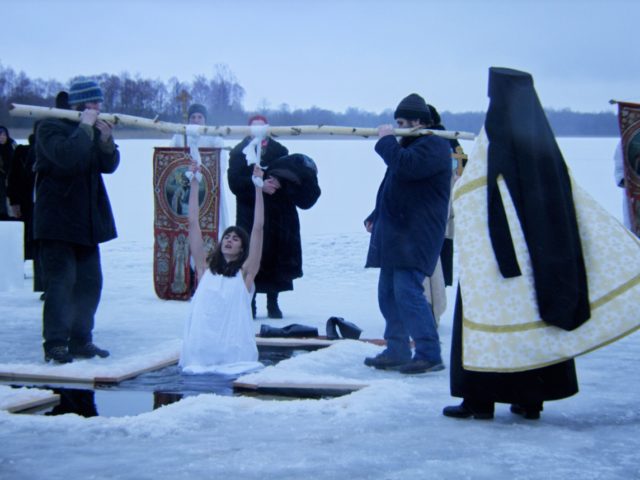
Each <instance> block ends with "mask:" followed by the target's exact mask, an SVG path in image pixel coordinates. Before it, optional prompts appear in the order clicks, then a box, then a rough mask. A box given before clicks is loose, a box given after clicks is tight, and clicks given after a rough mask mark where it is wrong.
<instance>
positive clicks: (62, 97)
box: [56, 90, 69, 110]
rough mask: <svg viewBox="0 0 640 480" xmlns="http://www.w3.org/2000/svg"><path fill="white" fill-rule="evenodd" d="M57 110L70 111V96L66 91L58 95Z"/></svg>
mask: <svg viewBox="0 0 640 480" xmlns="http://www.w3.org/2000/svg"><path fill="white" fill-rule="evenodd" d="M56 108H63V109H65V110H69V94H68V93H67V92H65V91H64V90H61V91H60V92H58V95H56Z"/></svg>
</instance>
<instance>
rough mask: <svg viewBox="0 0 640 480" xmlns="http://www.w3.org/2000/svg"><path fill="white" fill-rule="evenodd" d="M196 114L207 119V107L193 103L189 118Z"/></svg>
mask: <svg viewBox="0 0 640 480" xmlns="http://www.w3.org/2000/svg"><path fill="white" fill-rule="evenodd" d="M194 113H201V114H202V116H203V117H204V118H205V120H206V118H207V107H205V106H204V105H202V104H200V103H193V104H191V105H190V106H189V110H187V114H188V118H191V115H193V114H194Z"/></svg>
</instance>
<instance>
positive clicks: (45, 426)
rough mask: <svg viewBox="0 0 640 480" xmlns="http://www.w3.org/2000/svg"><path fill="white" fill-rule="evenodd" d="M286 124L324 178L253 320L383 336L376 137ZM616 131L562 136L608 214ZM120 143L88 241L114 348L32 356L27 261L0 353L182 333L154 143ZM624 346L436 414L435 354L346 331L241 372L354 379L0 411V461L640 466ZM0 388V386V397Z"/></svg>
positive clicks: (187, 472) (4, 473)
mask: <svg viewBox="0 0 640 480" xmlns="http://www.w3.org/2000/svg"><path fill="white" fill-rule="evenodd" d="M116 136H117V135H116ZM283 142H284V143H285V144H286V145H287V146H288V147H289V149H290V151H291V152H302V153H306V154H307V155H309V156H310V157H311V158H313V159H314V160H315V161H316V163H317V165H318V168H319V180H320V185H321V187H322V190H323V194H322V196H321V197H320V200H319V201H318V204H317V205H316V206H315V207H313V208H312V209H311V210H309V211H303V212H301V215H300V216H301V224H302V236H303V257H304V272H305V276H304V277H303V278H302V279H299V280H297V281H295V282H294V286H295V290H294V291H293V292H287V293H284V294H283V295H281V301H280V303H281V307H282V309H283V312H284V314H285V318H284V319H283V320H268V319H267V318H266V317H265V308H264V298H260V296H259V297H258V318H257V319H256V322H255V327H256V331H258V329H259V328H260V325H261V324H262V323H269V324H271V325H274V326H284V325H287V324H289V323H302V324H305V325H310V326H315V327H317V328H318V329H319V330H320V332H323V331H324V325H325V322H326V320H327V319H328V318H329V317H330V316H341V317H344V318H345V319H347V320H349V321H351V322H354V323H355V324H357V325H358V326H359V327H361V328H362V329H363V330H364V331H363V334H362V337H363V338H381V337H382V332H383V329H384V321H383V319H382V316H381V315H380V313H379V310H378V306H377V300H376V287H377V273H378V272H377V270H365V269H364V268H363V265H364V260H365V255H366V249H367V242H368V234H366V233H365V232H364V228H363V225H362V220H363V219H364V218H365V217H366V215H368V213H370V210H371V209H372V207H373V203H374V198H375V193H376V190H377V187H378V184H379V182H380V180H381V178H382V174H383V171H384V166H383V165H382V162H381V161H380V160H379V158H378V157H377V156H376V155H375V153H374V152H373V143H372V142H371V141H367V140H344V141H320V140H315V141H303V140H284V141H283ZM616 142H617V139H614V138H607V139H573V138H569V139H559V143H560V147H561V148H562V151H563V154H564V156H565V160H567V162H568V164H569V166H570V167H571V169H572V172H573V174H574V177H575V179H576V181H577V182H578V183H580V184H581V185H582V186H583V187H584V188H585V189H587V191H589V192H590V193H591V195H592V196H594V197H595V198H596V199H597V200H598V201H599V202H600V203H601V204H602V205H603V206H604V207H605V208H606V209H607V210H609V211H610V212H611V213H612V214H613V215H615V216H616V217H617V218H620V213H621V190H620V189H618V188H617V187H616V186H615V185H614V181H613V162H612V154H613V151H614V147H615V144H616ZM118 143H119V144H120V148H121V151H122V164H121V167H120V169H119V170H118V171H117V172H116V174H115V175H112V176H107V177H106V179H107V188H108V190H109V194H110V197H111V200H112V203H113V206H114V213H115V217H116V223H117V225H118V230H119V234H120V238H119V239H117V240H115V241H113V242H109V243H107V244H105V245H103V247H102V263H103V271H104V280H105V281H104V290H103V295H102V300H101V303H100V307H99V310H98V313H97V317H96V329H95V331H94V336H95V341H96V343H97V344H98V345H99V346H102V347H105V348H107V349H109V350H110V351H111V357H109V358H108V359H104V360H103V359H92V360H84V361H77V362H74V363H73V364H70V365H63V366H52V365H46V364H44V362H43V361H42V348H41V309H42V303H41V302H40V300H39V299H38V297H39V294H37V293H34V292H32V291H31V281H32V279H31V278H27V279H25V280H24V285H23V288H22V289H19V290H12V291H4V292H0V318H1V319H2V326H3V328H2V336H1V337H0V347H1V348H0V369H1V370H4V369H5V368H6V367H7V366H8V365H11V366H12V367H13V368H14V369H15V368H18V367H19V366H20V365H22V366H24V368H28V369H29V370H30V371H54V369H75V370H73V371H75V372H77V373H78V374H83V375H91V374H96V373H98V372H105V371H107V372H111V373H113V372H118V371H120V370H122V369H126V368H128V367H130V366H131V365H135V364H136V363H137V362H139V361H140V359H141V358H147V359H148V358H149V357H152V356H154V355H159V354H166V353H168V352H172V351H179V347H180V340H181V335H182V329H183V322H184V320H185V318H186V315H187V311H188V304H187V303H186V302H168V301H163V300H159V299H158V298H157V297H156V295H155V293H154V291H153V284H152V250H153V249H152V232H153V228H152V221H153V218H152V217H153V196H152V185H151V157H152V147H153V146H154V145H158V146H160V145H163V143H162V142H161V141H149V140H128V141H120V142H118ZM228 143H232V142H228ZM464 146H465V149H466V150H469V149H470V145H469V144H465V145H464ZM229 200H230V204H231V210H230V214H231V217H232V218H233V216H234V210H233V198H230V199H229ZM26 270H27V272H28V271H29V268H28V265H27V268H26ZM447 290H448V301H449V304H448V309H447V311H446V312H445V314H444V315H443V316H442V318H441V322H440V335H441V340H442V345H443V357H444V359H445V363H448V355H449V348H450V340H451V319H452V312H453V300H454V293H455V292H454V291H453V290H454V289H453V288H448V289H447ZM263 297H264V296H263ZM639 347H640V336H639V335H638V334H637V333H636V334H633V335H630V336H628V337H626V338H624V339H622V340H621V341H619V342H616V343H614V344H612V345H609V346H607V347H605V348H603V349H600V350H597V351H595V352H592V353H590V354H588V355H585V356H583V357H579V358H577V359H576V364H577V371H578V379H579V383H580V393H579V394H578V395H576V396H574V397H572V398H569V399H565V400H561V401H557V402H547V403H545V406H544V412H543V413H542V417H541V419H540V420H539V421H528V420H524V419H522V418H521V417H518V416H515V415H512V414H511V413H510V412H509V409H508V405H497V406H496V418H495V419H494V420H493V421H477V420H476V421H474V420H455V419H451V418H446V417H443V416H442V415H441V411H442V408H443V407H444V406H446V405H452V404H456V403H458V402H459V401H460V400H459V399H456V398H451V397H450V396H449V372H448V370H445V371H442V372H437V373H432V374H428V375H423V376H417V377H408V376H401V375H400V374H399V373H397V372H383V371H376V370H373V369H370V368H367V367H365V366H364V365H363V363H362V361H363V359H364V357H365V356H369V355H374V354H376V353H377V352H379V351H380V350H381V347H378V346H375V345H372V344H367V343H362V342H356V341H350V340H344V341H340V342H338V343H337V344H336V345H334V346H332V347H330V348H326V349H321V350H318V351H315V352H310V353H306V354H303V355H297V356H295V357H293V358H291V359H289V360H284V361H282V362H280V363H279V364H278V365H276V366H273V367H267V368H265V369H264V370H262V371H261V372H258V373H255V374H252V375H249V376H247V377H246V378H248V379H251V378H260V379H261V380H263V381H267V380H268V381H284V380H287V381H292V382H308V381H311V380H313V381H322V382H329V383H350V384H353V383H358V384H363V383H364V384H367V385H369V386H368V387H367V388H364V389H362V390H359V391H357V392H355V393H352V394H350V395H347V396H343V397H338V398H333V399H322V400H285V401H280V400H272V399H261V398H259V397H244V396H221V395H215V394H202V395H198V396H190V397H187V398H185V399H183V400H181V401H180V402H177V403H174V404H171V405H168V406H165V407H162V408H159V409H157V410H153V411H149V412H148V413H143V414H140V415H136V416H128V417H109V416H98V417H93V418H83V417H80V416H77V415H64V416H56V417H53V416H43V415H16V414H10V413H6V412H4V411H2V412H0V442H1V445H2V448H1V449H0V478H2V479H5V478H6V479H40V478H47V479H58V478H60V479H61V478H65V479H66V478H70V477H71V476H74V477H77V478H86V479H102V478H105V479H106V478H111V479H162V478H167V479H168V478H171V479H193V478H231V479H234V478H243V479H244V478H247V479H263V478H278V479H298V478H303V477H305V478H319V479H338V478H351V479H356V478H363V479H364V478H367V479H370V478H375V479H378V478H380V479H403V480H404V479H406V478H408V477H416V476H420V477H421V478H452V479H458V478H470V479H483V478H487V479H492V480H495V479H503V478H505V479H507V478H509V479H510V478H518V479H538V478H540V479H542V478H545V479H549V478H580V479H603V478H606V479H618V478H619V479H630V478H640V466H639V460H640V454H638V451H639V448H640V440H639V435H638V427H639V425H640V407H639V406H638V391H639V389H638V375H637V368H636V367H637V356H638V355H637V352H638V351H640V350H639ZM116 374H117V373H116ZM7 390H8V389H5V388H2V389H0V404H1V403H2V400H3V398H6V395H8V393H6V392H7Z"/></svg>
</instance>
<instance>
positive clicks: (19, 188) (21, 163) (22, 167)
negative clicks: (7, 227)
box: [7, 135, 35, 260]
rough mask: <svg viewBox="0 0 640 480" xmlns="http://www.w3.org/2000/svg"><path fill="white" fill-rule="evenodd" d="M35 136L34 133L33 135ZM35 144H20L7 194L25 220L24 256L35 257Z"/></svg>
mask: <svg viewBox="0 0 640 480" xmlns="http://www.w3.org/2000/svg"><path fill="white" fill-rule="evenodd" d="M32 137H33V135H32ZM34 149H35V147H34V145H18V146H17V147H16V150H15V152H14V155H13V161H12V162H11V170H10V172H9V178H8V181H7V196H8V197H9V204H10V205H18V206H19V207H20V214H21V218H20V219H19V220H21V221H22V222H24V258H25V259H26V260H31V259H33V255H34V252H33V193H34V186H35V173H34V171H33V164H34V161H35V150H34Z"/></svg>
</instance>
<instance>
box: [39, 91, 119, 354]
mask: <svg viewBox="0 0 640 480" xmlns="http://www.w3.org/2000/svg"><path fill="white" fill-rule="evenodd" d="M102 100H103V95H102V91H101V90H100V87H98V85H97V84H96V83H95V82H94V81H91V80H86V79H81V80H79V81H77V82H75V83H74V84H73V85H72V86H71V90H70V92H69V105H70V106H71V108H72V109H74V110H77V111H79V112H81V113H80V123H78V122H77V121H69V120H59V119H46V120H43V121H41V122H40V124H39V125H38V130H37V132H36V163H35V171H36V200H35V205H34V238H35V239H37V240H39V241H40V247H41V251H40V259H41V262H42V269H43V273H44V276H45V278H46V281H47V290H46V298H45V303H44V309H43V337H44V345H43V346H44V356H45V361H51V360H53V361H54V362H57V363H69V362H71V361H72V360H73V358H74V357H77V358H92V357H95V356H99V357H106V356H108V355H109V352H108V351H106V350H103V349H101V348H98V347H97V346H96V345H95V344H94V343H93V338H92V331H93V326H94V315H95V313H96V310H97V308H98V303H99V301H100V294H101V291H102V269H101V265H100V250H99V244H100V243H102V242H106V241H108V240H111V239H113V238H115V237H116V236H117V234H116V228H115V222H114V219H113V215H112V212H111V205H110V203H109V198H108V196H107V191H106V188H105V185H104V182H103V179H102V174H103V173H113V172H114V171H115V170H116V168H117V167H118V165H119V163H120V154H119V152H118V149H117V147H116V145H115V143H114V141H113V135H112V126H111V125H110V124H109V123H107V122H105V121H103V120H100V119H99V118H98V114H99V112H100V103H101V102H102Z"/></svg>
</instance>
